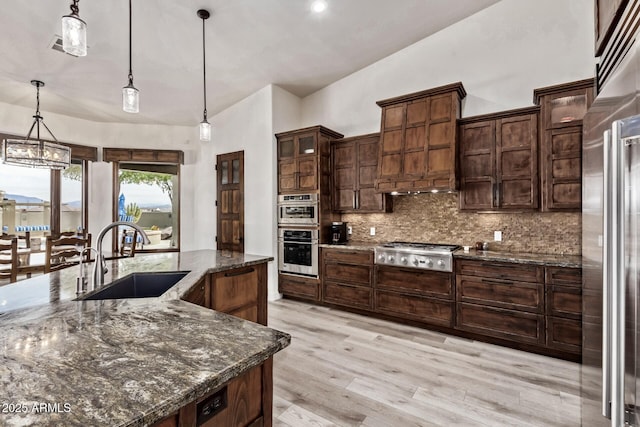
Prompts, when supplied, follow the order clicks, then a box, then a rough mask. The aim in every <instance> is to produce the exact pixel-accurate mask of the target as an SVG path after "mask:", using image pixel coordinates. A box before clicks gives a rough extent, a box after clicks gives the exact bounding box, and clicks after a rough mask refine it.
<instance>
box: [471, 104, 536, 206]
mask: <svg viewBox="0 0 640 427" xmlns="http://www.w3.org/2000/svg"><path fill="white" fill-rule="evenodd" d="M459 124H460V125H459V126H460V179H461V183H460V193H459V201H460V209H463V210H503V209H537V208H538V157H537V153H538V107H530V108H522V109H518V110H510V111H505V112H501V113H495V114H486V115H482V116H476V117H469V118H465V119H462V120H460V121H459Z"/></svg>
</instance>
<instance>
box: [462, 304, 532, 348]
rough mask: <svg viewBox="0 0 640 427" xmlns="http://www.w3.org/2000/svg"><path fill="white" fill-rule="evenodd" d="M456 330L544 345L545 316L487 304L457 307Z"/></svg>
mask: <svg viewBox="0 0 640 427" xmlns="http://www.w3.org/2000/svg"><path fill="white" fill-rule="evenodd" d="M456 328H458V329H460V330H463V331H468V332H474V333H477V334H482V335H487V336H491V337H496V338H502V339H506V340H509V341H515V342H520V343H527V344H538V345H543V344H544V316H542V315H539V314H534V313H527V312H522V311H517V310H506V309H503V308H495V307H491V306H487V305H478V304H466V303H458V304H457V317H456Z"/></svg>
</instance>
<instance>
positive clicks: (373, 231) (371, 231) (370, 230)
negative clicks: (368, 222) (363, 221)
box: [369, 227, 376, 236]
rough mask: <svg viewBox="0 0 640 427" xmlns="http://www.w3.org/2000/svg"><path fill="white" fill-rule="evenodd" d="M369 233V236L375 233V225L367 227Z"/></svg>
mask: <svg viewBox="0 0 640 427" xmlns="http://www.w3.org/2000/svg"><path fill="white" fill-rule="evenodd" d="M369 235H371V236H375V235H376V228H375V227H371V228H370V229H369Z"/></svg>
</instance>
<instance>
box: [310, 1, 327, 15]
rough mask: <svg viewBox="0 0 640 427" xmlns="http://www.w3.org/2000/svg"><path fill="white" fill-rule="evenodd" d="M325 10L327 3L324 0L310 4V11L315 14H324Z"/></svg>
mask: <svg viewBox="0 0 640 427" xmlns="http://www.w3.org/2000/svg"><path fill="white" fill-rule="evenodd" d="M326 8H327V2H326V1H325V0H316V1H314V2H313V3H311V10H312V11H314V12H315V13H320V12H324V10H325V9H326Z"/></svg>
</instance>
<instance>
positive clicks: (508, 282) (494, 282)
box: [481, 279, 513, 285]
mask: <svg viewBox="0 0 640 427" xmlns="http://www.w3.org/2000/svg"><path fill="white" fill-rule="evenodd" d="M481 281H482V283H489V284H492V285H513V282H511V281H508V280H504V281H500V282H498V281H495V280H489V279H481Z"/></svg>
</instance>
